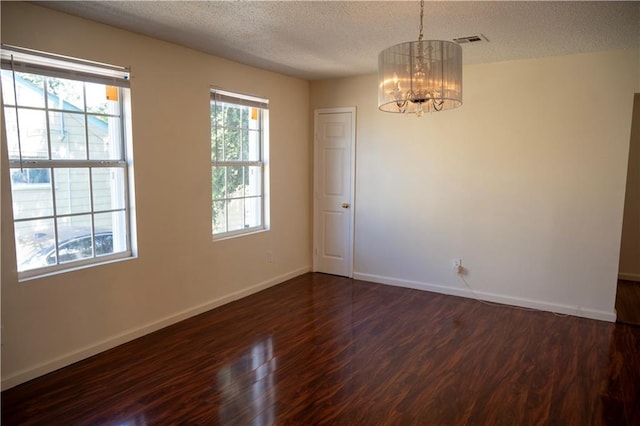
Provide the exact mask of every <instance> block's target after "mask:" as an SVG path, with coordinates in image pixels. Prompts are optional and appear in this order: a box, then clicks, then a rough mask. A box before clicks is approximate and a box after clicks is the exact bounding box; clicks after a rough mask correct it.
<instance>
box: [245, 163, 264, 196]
mask: <svg viewBox="0 0 640 426" xmlns="http://www.w3.org/2000/svg"><path fill="white" fill-rule="evenodd" d="M244 185H245V187H244V188H245V189H244V195H245V197H251V196H256V195H262V167H260V166H248V167H245V168H244Z"/></svg>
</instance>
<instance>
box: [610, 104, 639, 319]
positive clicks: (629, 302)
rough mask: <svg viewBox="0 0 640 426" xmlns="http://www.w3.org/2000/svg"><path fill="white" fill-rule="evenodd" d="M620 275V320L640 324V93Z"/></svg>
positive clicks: (635, 109) (634, 119) (631, 148)
mask: <svg viewBox="0 0 640 426" xmlns="http://www.w3.org/2000/svg"><path fill="white" fill-rule="evenodd" d="M618 278H619V279H618V288H617V293H616V312H617V316H618V318H617V320H618V321H619V322H625V323H630V324H636V325H640V93H636V94H635V96H634V102H633V117H632V121H631V140H630V143H629V164H628V168H627V188H626V194H625V203H624V219H623V225H622V240H621V244H620V265H619V269H618Z"/></svg>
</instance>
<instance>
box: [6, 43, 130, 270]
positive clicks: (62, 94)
mask: <svg viewBox="0 0 640 426" xmlns="http://www.w3.org/2000/svg"><path fill="white" fill-rule="evenodd" d="M1 53H2V54H1V58H2V70H1V71H0V73H1V74H0V78H1V80H2V104H3V108H4V121H5V132H6V141H7V152H8V156H9V166H10V177H11V197H12V202H13V222H14V231H15V244H16V260H17V266H18V272H19V276H20V277H21V278H25V277H29V276H34V275H40V274H43V273H48V272H53V271H58V270H66V269H69V268H72V267H77V266H80V265H86V264H92V263H97V262H103V261H105V260H112V259H117V258H123V257H129V256H131V254H132V249H131V244H132V241H131V231H130V230H131V223H130V213H131V209H130V202H131V198H130V197H131V192H130V188H129V182H130V179H131V176H130V174H131V172H132V170H131V166H132V161H131V155H130V152H131V146H130V140H131V137H130V129H131V120H130V114H129V110H130V108H129V104H130V102H129V80H128V73H127V70H126V69H124V68H120V67H113V66H108V65H104V64H97V63H93V62H87V61H82V60H78V59H73V58H67V57H61V56H58V55H52V54H46V53H43V52H37V51H32V50H28V49H22V48H16V47H9V46H4V45H3V46H2V52H1Z"/></svg>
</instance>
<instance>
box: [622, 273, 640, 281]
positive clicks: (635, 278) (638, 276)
mask: <svg viewBox="0 0 640 426" xmlns="http://www.w3.org/2000/svg"><path fill="white" fill-rule="evenodd" d="M618 279H619V280H627V281H638V282H640V274H627V273H625V272H620V273H618Z"/></svg>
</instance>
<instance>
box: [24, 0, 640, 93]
mask: <svg viewBox="0 0 640 426" xmlns="http://www.w3.org/2000/svg"><path fill="white" fill-rule="evenodd" d="M35 3H38V4H40V5H42V6H45V7H48V8H52V9H57V10H60V11H64V12H68V13H70V14H73V15H77V16H81V17H84V18H88V19H92V20H95V21H99V22H103V23H106V24H109V25H112V26H115V27H120V28H124V29H127V30H130V31H134V32H137V33H140V34H145V35H149V36H151V37H155V38H158V39H161V40H166V41H170V42H173V43H177V44H180V45H183V46H188V47H191V48H194V49H197V50H201V51H204V52H208V53H212V54H214V55H217V56H221V57H225V58H228V59H232V60H235V61H237V62H241V63H244V64H248V65H253V66H256V67H260V68H265V69H269V70H273V71H277V72H281V73H284V74H288V75H292V76H296V77H301V78H305V79H310V80H315V79H323V78H333V77H342V76H349V75H357V74H366V73H373V72H375V70H376V67H377V57H378V53H379V52H380V51H381V50H383V49H385V48H387V47H389V46H391V45H393V44H397V43H400V42H404V41H413V40H416V39H417V37H418V30H419V11H420V6H419V2H418V1H412V2H405V1H378V2H369V1H329V2H324V1H241V2H236V1H209V2H205V1H199V2H191V1H69V2H60V1H47V2H35ZM476 34H483V35H484V36H485V37H486V38H487V39H488V40H489V42H488V43H487V42H481V43H474V44H466V45H463V58H464V63H466V64H471V63H483V62H495V61H504V60H513V59H523V58H533V57H542V56H553V55H563V54H570V53H578V52H590V51H599V50H608V49H622V48H631V47H640V2H546V1H542V2H525V1H514V2H484V1H474V2H458V1H455V2H444V1H443V2H435V1H427V2H426V4H425V18H424V37H425V39H441V40H451V39H453V38H458V37H464V36H470V35H476Z"/></svg>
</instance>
